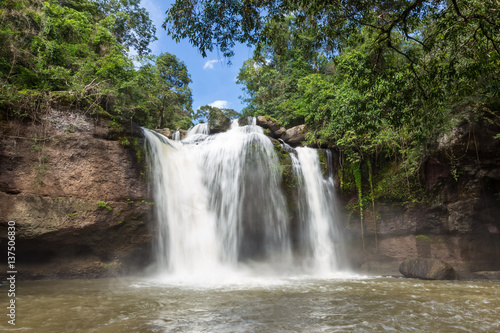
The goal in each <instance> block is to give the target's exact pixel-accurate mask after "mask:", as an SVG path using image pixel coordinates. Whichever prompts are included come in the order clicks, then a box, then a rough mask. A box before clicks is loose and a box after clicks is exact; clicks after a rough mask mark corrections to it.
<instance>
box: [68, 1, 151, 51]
mask: <svg viewBox="0 0 500 333" xmlns="http://www.w3.org/2000/svg"><path fill="white" fill-rule="evenodd" d="M72 1H75V0H72ZM93 2H95V3H96V4H97V8H98V9H99V10H100V12H101V15H103V16H104V17H105V16H109V15H112V16H114V18H115V19H114V22H113V25H112V26H110V27H109V29H110V30H111V31H112V32H113V34H114V36H115V38H116V40H117V41H118V43H120V44H122V45H123V46H124V47H125V48H126V49H127V50H129V49H130V48H131V47H132V48H134V49H135V50H136V51H137V53H138V54H139V55H145V54H147V53H149V52H151V50H150V49H149V47H148V46H149V44H150V43H152V42H154V41H155V40H157V38H156V27H155V26H154V24H153V21H151V19H150V18H149V13H148V12H147V10H146V9H145V8H142V7H141V6H140V3H141V1H140V0H93Z"/></svg>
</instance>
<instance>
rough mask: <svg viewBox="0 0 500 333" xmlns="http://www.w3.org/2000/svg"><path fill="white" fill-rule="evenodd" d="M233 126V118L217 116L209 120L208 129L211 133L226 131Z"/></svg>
mask: <svg viewBox="0 0 500 333" xmlns="http://www.w3.org/2000/svg"><path fill="white" fill-rule="evenodd" d="M230 126H231V119H229V118H227V117H217V118H213V119H210V121H209V122H208V130H209V131H210V134H216V133H220V132H225V131H227V130H228V129H229V127H230Z"/></svg>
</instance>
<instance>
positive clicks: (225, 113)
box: [193, 105, 241, 122]
mask: <svg viewBox="0 0 500 333" xmlns="http://www.w3.org/2000/svg"><path fill="white" fill-rule="evenodd" d="M221 117H224V118H229V119H234V118H237V117H241V114H239V113H238V112H236V111H235V110H233V109H227V108H218V107H215V106H211V105H203V106H200V108H199V109H198V110H197V111H196V113H195V114H194V115H193V121H195V122H210V121H213V120H216V119H218V118H221Z"/></svg>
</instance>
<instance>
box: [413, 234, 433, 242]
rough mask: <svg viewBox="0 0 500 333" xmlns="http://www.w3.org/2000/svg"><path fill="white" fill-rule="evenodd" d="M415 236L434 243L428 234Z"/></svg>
mask: <svg viewBox="0 0 500 333" xmlns="http://www.w3.org/2000/svg"><path fill="white" fill-rule="evenodd" d="M415 238H416V239H417V240H422V241H424V242H428V243H432V239H431V238H430V237H429V236H427V235H416V236H415Z"/></svg>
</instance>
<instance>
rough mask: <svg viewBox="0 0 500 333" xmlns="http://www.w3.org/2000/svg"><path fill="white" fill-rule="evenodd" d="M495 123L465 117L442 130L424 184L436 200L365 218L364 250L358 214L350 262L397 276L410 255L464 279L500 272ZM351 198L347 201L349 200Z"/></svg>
mask: <svg viewBox="0 0 500 333" xmlns="http://www.w3.org/2000/svg"><path fill="white" fill-rule="evenodd" d="M497 131H498V130H497V129H496V128H495V126H494V125H491V124H488V123H486V122H483V123H477V122H475V121H462V123H460V124H459V125H458V126H456V127H454V128H453V129H452V130H451V131H450V132H449V133H448V134H446V135H442V136H441V137H440V138H439V140H438V142H436V147H435V150H434V153H433V154H432V155H431V156H429V157H428V158H427V160H426V162H425V165H424V168H423V169H424V170H423V175H422V177H423V182H424V184H425V186H426V190H427V191H428V193H429V194H430V196H431V199H430V200H428V201H426V202H422V203H411V204H406V205H404V206H401V205H400V204H398V203H390V202H385V203H379V204H377V205H376V208H375V214H376V221H377V236H378V246H376V245H375V228H374V224H373V223H372V222H371V221H373V213H372V212H371V209H367V211H366V216H365V227H366V229H365V237H366V242H367V244H366V245H367V246H366V249H367V250H366V253H363V252H362V246H361V243H360V242H361V241H360V239H361V236H360V227H359V216H358V217H356V216H351V217H350V218H348V219H346V221H347V224H346V228H347V229H348V230H349V232H350V251H348V252H349V253H351V259H352V260H353V262H354V263H355V265H356V266H358V267H359V266H362V267H363V268H364V269H366V270H367V271H371V272H378V273H396V274H397V267H398V266H399V264H400V263H401V262H402V261H403V260H404V259H405V258H407V257H415V258H433V259H440V260H443V261H445V262H448V263H450V264H452V266H453V267H454V268H455V269H456V270H457V273H458V274H459V276H460V277H461V278H474V277H475V276H474V272H478V271H499V270H500V259H499V258H500V232H499V231H500V220H499V218H498V217H499V216H500V140H495V139H494V138H493V136H494V135H495V133H497ZM344 199H345V198H344Z"/></svg>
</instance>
